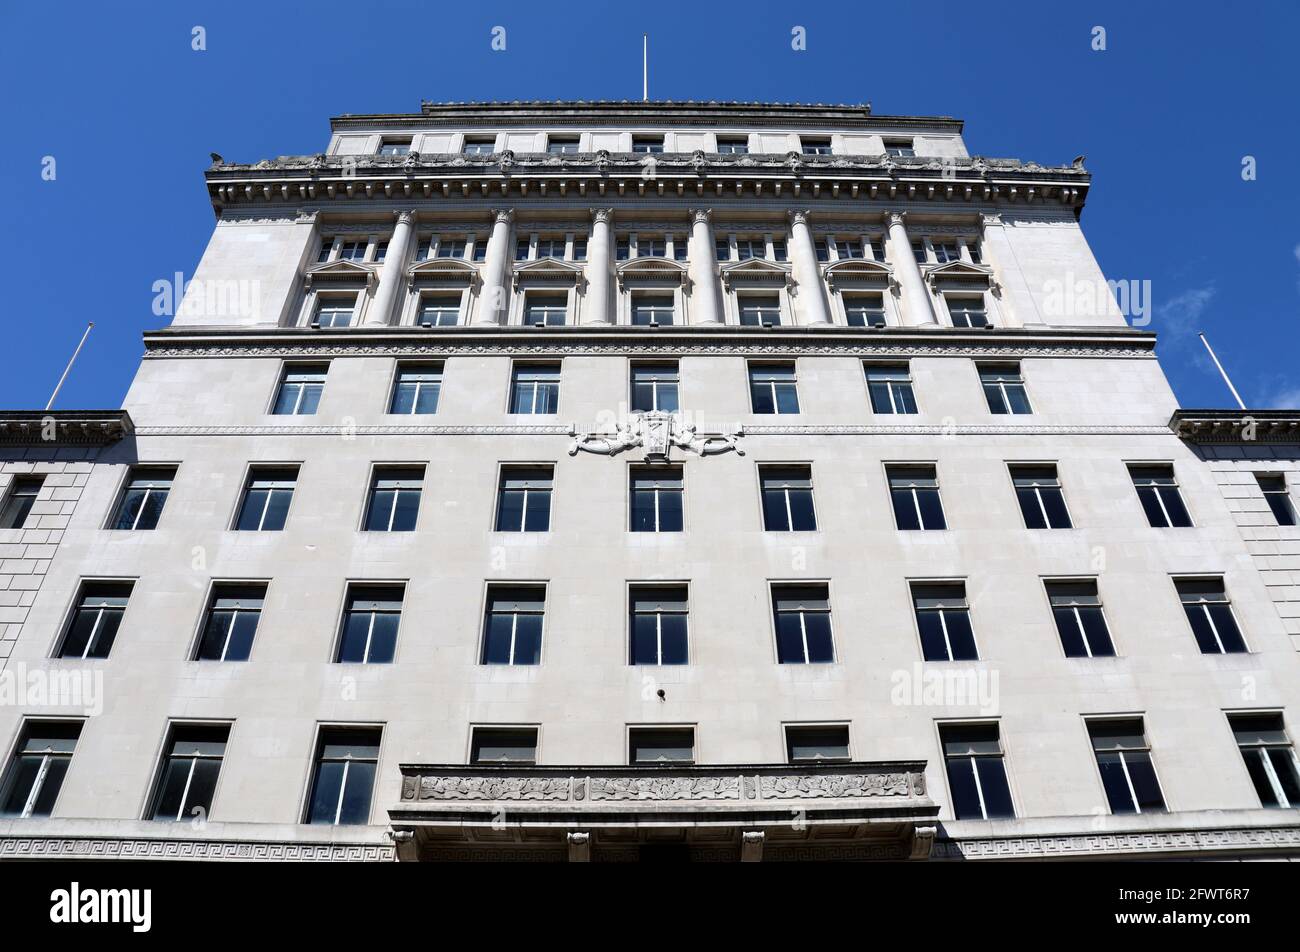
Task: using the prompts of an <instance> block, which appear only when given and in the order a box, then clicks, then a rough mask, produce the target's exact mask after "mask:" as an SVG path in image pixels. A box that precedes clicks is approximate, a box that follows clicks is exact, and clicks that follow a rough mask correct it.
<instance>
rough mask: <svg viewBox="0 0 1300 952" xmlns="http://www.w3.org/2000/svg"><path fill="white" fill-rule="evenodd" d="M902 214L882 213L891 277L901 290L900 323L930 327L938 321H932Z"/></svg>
mask: <svg viewBox="0 0 1300 952" xmlns="http://www.w3.org/2000/svg"><path fill="white" fill-rule="evenodd" d="M905 214H906V212H885V226H886V227H887V228H888V229H889V244H890V249H891V250H892V251H893V253H894V254H893V259H894V276H895V277H896V278H897V279H898V283H899V285H900V286H901V287H902V289H903V320H904V322H905V323H906V324H908V325H909V326H911V327H925V326H933V325H935V324H938V323H939V322H938V321H937V320H935V318H934V308H933V307H931V305H930V292H929V291H927V290H926V289H925V281H924V279H923V278H922V277H921V268H920V266H919V265H918V264H917V263H916V256H915V255H913V254H912V242H911V240H910V239H908V237H907V229H906V228H904V227H903V216H904V215H905Z"/></svg>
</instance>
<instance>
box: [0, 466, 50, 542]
mask: <svg viewBox="0 0 1300 952" xmlns="http://www.w3.org/2000/svg"><path fill="white" fill-rule="evenodd" d="M44 485H45V477H44V476H15V477H14V480H13V482H12V483H10V485H9V493H8V495H6V496H5V504H4V509H3V510H0V529H21V528H23V526H25V525H27V517H28V516H29V515H31V511H32V506H34V505H35V504H36V497H37V496H38V495H39V494H40V491H41V487H42V486H44Z"/></svg>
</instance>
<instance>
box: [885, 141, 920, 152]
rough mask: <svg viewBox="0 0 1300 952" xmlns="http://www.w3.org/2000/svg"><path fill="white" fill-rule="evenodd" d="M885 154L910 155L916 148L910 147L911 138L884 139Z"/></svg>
mask: <svg viewBox="0 0 1300 952" xmlns="http://www.w3.org/2000/svg"><path fill="white" fill-rule="evenodd" d="M884 145H885V155H893V156H910V155H916V150H915V149H913V148H912V140H911V139H886V140H885V142H884Z"/></svg>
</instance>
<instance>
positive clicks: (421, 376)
mask: <svg viewBox="0 0 1300 952" xmlns="http://www.w3.org/2000/svg"><path fill="white" fill-rule="evenodd" d="M441 392H442V364H401V365H398V368H397V377H396V378H395V379H394V381H393V399H392V402H391V403H390V404H389V406H388V412H389V413H403V414H406V413H437V412H438V395H439V394H440V393H441Z"/></svg>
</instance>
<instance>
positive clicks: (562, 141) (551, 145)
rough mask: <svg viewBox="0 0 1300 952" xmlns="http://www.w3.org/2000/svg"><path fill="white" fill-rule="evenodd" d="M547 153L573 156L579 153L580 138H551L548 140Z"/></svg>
mask: <svg viewBox="0 0 1300 952" xmlns="http://www.w3.org/2000/svg"><path fill="white" fill-rule="evenodd" d="M546 151H547V152H549V153H550V154H551V155H573V154H574V153H576V152H577V151H578V137H577V136H550V137H549V138H548V139H547V140H546Z"/></svg>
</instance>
